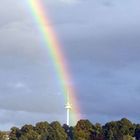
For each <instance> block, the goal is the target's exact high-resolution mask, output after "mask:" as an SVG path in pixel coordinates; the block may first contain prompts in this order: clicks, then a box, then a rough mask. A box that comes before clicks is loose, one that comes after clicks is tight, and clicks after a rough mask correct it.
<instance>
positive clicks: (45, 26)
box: [27, 0, 80, 123]
mask: <svg viewBox="0 0 140 140" xmlns="http://www.w3.org/2000/svg"><path fill="white" fill-rule="evenodd" d="M27 1H28V5H29V7H30V10H31V12H32V15H33V16H34V18H35V20H36V22H37V24H38V27H39V30H40V32H41V34H42V36H43V40H44V42H45V46H46V47H47V50H48V51H49V53H50V56H51V59H52V60H53V63H54V65H55V69H56V73H57V75H58V77H59V80H60V84H61V85H62V88H63V94H64V98H65V101H66V100H67V97H69V100H70V103H71V104H72V113H71V114H72V116H71V122H72V123H75V122H77V120H79V119H80V109H79V107H78V104H77V100H76V95H75V90H74V88H73V87H71V86H69V83H70V82H71V76H70V72H69V71H68V66H67V62H66V58H65V57H64V54H63V51H62V49H61V45H60V43H59V40H58V38H57V35H56V33H55V31H54V28H53V26H52V24H51V22H50V18H49V16H48V15H47V13H48V12H46V9H44V7H43V2H42V0H27ZM67 91H68V92H69V93H67ZM68 94H69V95H68Z"/></svg>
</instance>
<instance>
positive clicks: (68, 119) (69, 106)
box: [65, 94, 72, 126]
mask: <svg viewBox="0 0 140 140" xmlns="http://www.w3.org/2000/svg"><path fill="white" fill-rule="evenodd" d="M67 98H68V99H67V104H66V106H65V108H66V110H67V125H68V126H69V124H70V110H71V108H72V107H71V104H70V102H69V94H67Z"/></svg>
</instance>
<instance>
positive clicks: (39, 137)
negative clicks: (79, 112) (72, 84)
mask: <svg viewBox="0 0 140 140" xmlns="http://www.w3.org/2000/svg"><path fill="white" fill-rule="evenodd" d="M3 134H4V132H1V133H0V140H5V139H4V137H2V136H3ZM2 138H3V139H2ZM9 139H10V140H140V124H134V123H132V122H131V121H129V120H128V119H126V118H123V119H121V120H119V121H111V122H108V123H106V124H105V125H101V124H99V123H96V124H92V123H91V122H90V121H89V120H80V121H78V122H77V124H76V125H75V126H68V125H66V124H64V125H63V126H61V124H60V123H59V122H57V121H55V122H52V123H48V122H39V123H37V124H36V125H35V126H33V125H27V124H26V125H24V126H22V127H21V128H17V127H12V128H11V131H10V133H9Z"/></svg>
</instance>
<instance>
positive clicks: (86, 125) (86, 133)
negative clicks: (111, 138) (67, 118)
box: [74, 120, 93, 140]
mask: <svg viewBox="0 0 140 140" xmlns="http://www.w3.org/2000/svg"><path fill="white" fill-rule="evenodd" d="M92 133H93V125H92V123H91V122H90V121H89V120H80V121H78V123H77V125H76V126H75V127H74V140H90V138H91V135H92Z"/></svg>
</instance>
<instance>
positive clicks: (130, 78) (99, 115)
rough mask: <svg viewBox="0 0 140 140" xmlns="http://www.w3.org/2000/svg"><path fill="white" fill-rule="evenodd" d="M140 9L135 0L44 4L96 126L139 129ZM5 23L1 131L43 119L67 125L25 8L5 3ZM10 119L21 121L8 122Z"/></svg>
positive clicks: (0, 57)
mask: <svg viewBox="0 0 140 140" xmlns="http://www.w3.org/2000/svg"><path fill="white" fill-rule="evenodd" d="M139 5H140V2H139V1H137V0H127V1H121V0H114V1H111V0H87V1H83V0H65V1H63V0H53V1H52V0H51V1H50V0H48V1H44V7H45V8H46V9H48V11H49V15H50V18H51V20H52V23H53V26H54V28H55V30H56V31H57V34H58V37H59V40H60V42H61V43H62V49H63V50H64V53H65V57H66V59H67V60H68V64H69V68H70V71H71V75H72V78H73V85H74V86H75V88H76V89H77V93H76V94H77V97H78V102H79V105H80V107H81V114H82V115H83V116H85V117H86V118H87V119H90V120H91V121H93V122H95V121H99V122H105V121H108V120H113V119H118V118H121V117H128V118H130V119H132V120H134V121H136V122H138V117H137V116H138V112H137V110H138V106H139V105H140V104H139V100H140V96H139V91H140V85H139V83H140V76H139V71H140V55H139V53H140V47H139V44H140V40H139V36H140V29H139V26H140V19H139V16H140V10H139ZM0 18H1V21H0V77H1V79H0V108H1V111H0V114H1V116H2V117H1V119H0V122H1V124H3V128H5V129H6V128H9V127H10V126H12V125H22V124H24V123H26V122H27V123H35V122H36V121H39V120H44V119H45V118H47V119H48V120H49V121H51V120H55V119H56V120H57V119H58V120H60V121H61V122H63V121H64V119H65V116H64V115H61V114H63V113H64V101H63V100H64V97H63V95H62V89H60V83H59V79H58V78H57V75H56V74H55V73H56V71H55V70H54V66H53V64H52V60H50V58H49V53H48V52H47V49H45V47H44V43H43V41H42V38H41V37H40V33H39V31H38V29H37V26H36V23H35V22H34V21H33V20H34V19H33V17H32V16H31V15H30V12H29V9H28V7H27V4H26V3H24V2H19V1H17V0H12V1H10V0H5V1H3V2H2V3H1V6H0ZM40 46H41V47H40ZM60 103H61V104H60ZM50 106H51V108H50ZM120 108H121V109H120ZM8 114H9V115H8ZM11 115H12V116H13V115H14V116H15V118H16V119H15V120H13V119H11V118H9V117H7V116H11ZM52 115H53V116H54V117H53V118H52V117H51V118H50V116H52ZM5 116H6V117H5ZM21 116H24V117H23V118H22V117H21ZM31 116H34V118H33V117H31ZM30 118H32V120H30ZM17 120H22V121H17Z"/></svg>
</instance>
